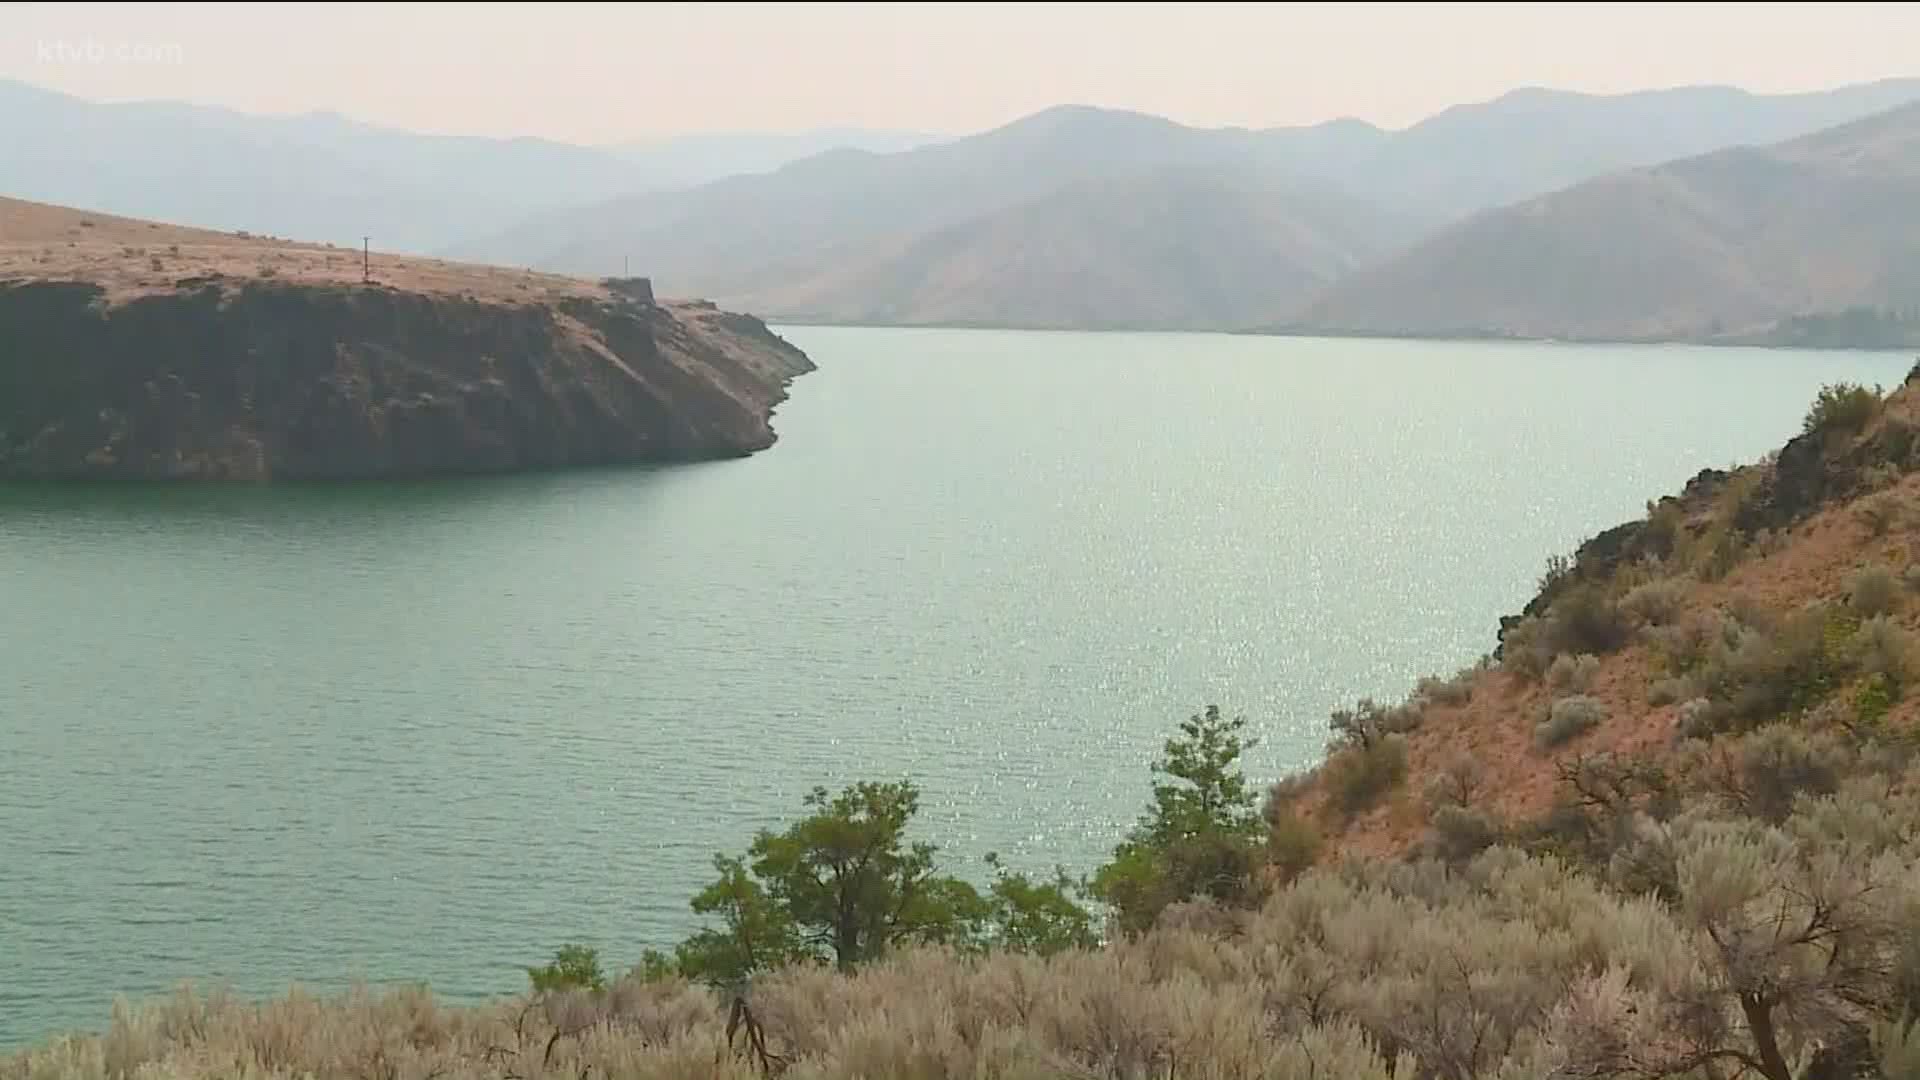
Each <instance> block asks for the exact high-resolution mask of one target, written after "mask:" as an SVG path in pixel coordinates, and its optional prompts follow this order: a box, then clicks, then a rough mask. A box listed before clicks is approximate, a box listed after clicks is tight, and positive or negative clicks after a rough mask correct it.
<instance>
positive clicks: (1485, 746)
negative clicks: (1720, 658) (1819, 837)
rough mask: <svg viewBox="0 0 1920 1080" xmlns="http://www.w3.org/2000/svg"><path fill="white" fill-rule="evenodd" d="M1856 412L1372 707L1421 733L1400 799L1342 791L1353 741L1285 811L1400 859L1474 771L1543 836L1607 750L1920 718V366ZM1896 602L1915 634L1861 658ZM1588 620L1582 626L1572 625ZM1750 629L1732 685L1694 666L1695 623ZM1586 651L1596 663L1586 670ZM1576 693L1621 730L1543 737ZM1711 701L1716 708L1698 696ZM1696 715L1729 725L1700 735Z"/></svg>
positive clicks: (1394, 724) (1716, 491)
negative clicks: (1882, 694) (1458, 775)
mask: <svg viewBox="0 0 1920 1080" xmlns="http://www.w3.org/2000/svg"><path fill="white" fill-rule="evenodd" d="M1851 400H1852V401H1853V403H1854V405H1855V407H1856V409H1857V414H1856V415H1854V416H1852V417H1849V416H1848V415H1847V414H1846V413H1847V410H1846V407H1845V406H1844V405H1836V406H1835V407H1834V408H1833V409H1832V410H1830V412H1829V413H1828V414H1827V415H1826V419H1825V421H1824V423H1823V424H1821V425H1818V426H1816V424H1815V420H1814V418H1813V416H1812V415H1811V414H1810V418H1809V421H1808V423H1809V428H1810V430H1808V431H1806V432H1804V433H1803V434H1801V435H1799V436H1797V437H1795V438H1794V439H1793V440H1791V441H1790V442H1788V443H1787V444H1786V446H1784V447H1783V448H1782V449H1781V450H1779V451H1777V452H1776V453H1775V454H1773V455H1770V456H1769V457H1768V458H1767V459H1766V460H1764V461H1761V462H1757V463H1754V464H1751V465H1747V466H1744V467H1742V468H1739V469H1736V470H1734V471H1733V472H1730V473H1729V472H1721V471H1719V470H1711V469H1710V470H1706V471H1704V472H1702V473H1701V474H1700V475H1699V476H1697V477H1696V478H1695V479H1694V480H1692V481H1691V482H1689V484H1688V485H1687V488H1686V490H1685V491H1684V492H1682V493H1681V494H1680V495H1678V496H1670V497H1667V498H1664V499H1661V500H1659V501H1657V502H1655V503H1650V504H1649V512H1648V516H1647V517H1646V518H1645V519H1642V520H1640V521H1635V522H1629V523H1626V524H1623V525H1621V526H1619V527H1617V528H1614V529H1611V530H1608V531H1607V532H1605V533H1602V534H1600V535H1599V536H1596V537H1594V538H1593V539H1591V540H1589V541H1588V542H1587V543H1586V544H1584V545H1583V546H1582V547H1581V548H1580V550H1579V551H1578V552H1577V553H1576V555H1575V557H1574V558H1573V559H1572V560H1571V561H1570V562H1569V563H1568V564H1566V565H1562V566H1558V567H1550V568H1549V573H1548V575H1547V576H1546V577H1545V578H1543V586H1542V590H1541V592H1540V594H1539V595H1538V596H1536V598H1535V599H1534V600H1533V601H1532V602H1531V603H1530V604H1529V605H1528V607H1527V609H1526V611H1525V612H1523V613H1522V614H1520V615H1518V616H1514V617H1511V618H1509V619H1506V620H1503V622H1504V623H1505V625H1504V626H1503V627H1502V629H1501V632H1500V637H1501V639H1502V643H1501V646H1500V648H1499V650H1497V654H1496V656H1490V657H1488V658H1487V660H1486V661H1483V663H1482V664H1480V665H1477V666H1475V667H1473V668H1470V669H1468V670H1466V671H1463V672H1461V673H1460V674H1459V675H1458V676H1456V677H1455V679H1453V680H1450V681H1445V682H1442V681H1440V680H1433V681H1431V682H1430V683H1427V684H1423V686H1422V687H1421V688H1420V689H1419V690H1417V691H1416V692H1415V693H1414V694H1413V695H1412V696H1411V697H1410V698H1409V700H1408V701H1407V702H1406V703H1404V704H1402V705H1399V706H1397V707H1394V708H1390V709H1389V708H1381V707H1378V706H1370V704H1369V703H1363V704H1362V707H1361V708H1360V709H1359V710H1357V711H1358V712H1359V713H1360V715H1361V716H1362V717H1365V716H1367V715H1369V714H1370V715H1372V716H1373V717H1374V723H1373V724H1372V726H1371V728H1370V730H1369V732H1368V734H1367V735H1366V738H1367V739H1371V740H1376V741H1378V742H1379V743H1382V744H1384V743H1386V742H1392V741H1401V742H1402V745H1403V746H1404V754H1405V770H1404V780H1403V781H1400V782H1396V783H1383V784H1382V785H1381V786H1383V787H1385V788H1386V790H1384V791H1382V792H1381V793H1380V794H1378V795H1376V796H1374V797H1373V798H1370V799H1360V798H1356V799H1354V800H1352V802H1351V803H1350V804H1349V806H1350V808H1351V807H1352V806H1353V804H1354V803H1361V804H1363V805H1360V806H1358V807H1357V808H1352V809H1351V812H1348V811H1343V809H1342V807H1341V805H1340V792H1341V791H1342V790H1343V789H1345V788H1346V787H1347V785H1349V784H1351V783H1356V781H1353V780H1352V779H1351V777H1352V776H1353V775H1354V774H1355V773H1356V772H1358V770H1357V768H1356V766H1357V763H1358V762H1359V761H1360V760H1362V759H1363V758H1364V757H1365V756H1366V755H1365V752H1363V751H1362V750H1360V749H1357V740H1354V739H1352V738H1349V739H1347V740H1345V743H1346V745H1345V747H1344V748H1343V747H1342V746H1340V745H1338V744H1336V745H1335V746H1333V747H1332V748H1331V750H1332V756H1331V758H1330V759H1329V763H1328V764H1327V765H1323V766H1322V767H1320V768H1319V769H1316V770H1314V771H1313V772H1311V773H1309V774H1307V775H1306V776H1304V777H1299V778H1295V779H1292V780H1289V781H1284V782H1282V783H1281V784H1280V785H1277V786H1276V788H1275V802H1276V805H1277V806H1280V807H1289V808H1290V809H1291V812H1292V817H1293V818H1304V819H1306V820H1308V821H1310V822H1312V823H1313V825H1314V827H1315V828H1316V829H1317V830H1318V831H1319V832H1320V833H1321V834H1322V835H1323V836H1324V837H1325V839H1327V840H1328V841H1329V843H1328V844H1327V845H1326V850H1327V851H1328V852H1331V853H1338V854H1344V855H1370V856H1392V855H1400V854H1407V853H1413V852H1415V851H1417V850H1420V849H1422V848H1423V846H1424V845H1430V844H1432V843H1433V842H1435V834H1434V832H1433V831H1432V829H1431V826H1432V824H1433V821H1434V814H1433V805H1432V799H1431V797H1430V796H1429V794H1428V789H1429V788H1430V787H1432V786H1433V785H1435V784H1437V783H1440V781H1439V780H1437V779H1436V778H1439V777H1442V776H1444V775H1447V774H1448V772H1449V770H1450V769H1454V768H1456V767H1457V763H1459V762H1461V761H1463V759H1465V760H1470V761H1471V762H1472V763H1473V764H1474V765H1475V766H1476V768H1475V769H1474V770H1473V771H1474V772H1475V773H1476V774H1477V775H1479V777H1480V782H1479V783H1478V785H1477V787H1476V790H1475V791H1474V793H1473V795H1472V797H1471V798H1470V800H1468V803H1467V805H1468V806H1470V807H1471V809H1472V810H1474V811H1477V812H1480V813H1482V814H1484V815H1486V816H1487V817H1488V818H1489V819H1491V820H1492V821H1493V822H1494V823H1495V824H1496V825H1498V826H1499V827H1501V828H1503V829H1505V830H1507V834H1508V835H1509V836H1525V835H1526V834H1527V833H1528V832H1529V831H1530V830H1533V829H1536V828H1538V827H1540V823H1541V822H1543V821H1545V820H1546V819H1548V817H1549V815H1550V814H1551V813H1552V812H1553V811H1554V810H1555V808H1556V807H1557V806H1560V805H1562V804H1563V803H1564V801H1565V800H1567V799H1569V798H1574V797H1576V795H1577V793H1576V792H1575V791H1574V790H1573V788H1572V786H1571V785H1570V783H1569V781H1568V775H1569V773H1570V770H1572V769H1573V768H1574V767H1575V766H1576V765H1577V764H1578V763H1579V762H1580V761H1581V760H1582V759H1586V758H1589V757H1590V756H1592V755H1609V756H1612V757H1613V758H1614V759H1616V760H1622V761H1644V762H1651V763H1655V764H1657V765H1659V766H1661V767H1662V768H1669V769H1670V768H1671V767H1672V766H1673V764H1674V762H1675V761H1676V760H1682V759H1684V758H1685V755H1686V754H1688V753H1689V752H1698V751H1700V750H1702V749H1704V747H1705V746H1706V745H1707V744H1708V742H1709V740H1708V739H1707V738H1705V737H1703V736H1707V735H1718V734H1731V733H1737V732H1741V731H1750V730H1752V729H1754V728H1756V727H1759V726H1762V725H1764V724H1766V723H1770V722H1773V721H1776V720H1787V721H1790V722H1795V723H1799V724H1803V725H1806V726H1809V727H1812V728H1816V729H1817V728H1820V727H1822V726H1831V725H1836V724H1837V725H1841V726H1851V725H1854V724H1855V723H1856V722H1866V720H1872V722H1874V723H1883V724H1886V725H1889V726H1890V727H1892V728H1896V729H1897V728H1907V727H1912V726H1913V725H1914V722H1915V720H1916V718H1920V695H1913V694H1906V695H1904V696H1902V694H1901V691H1900V689H1899V688H1900V687H1901V686H1904V685H1905V684H1908V683H1911V682H1912V681H1913V680H1914V678H1915V677H1916V676H1920V666H1916V665H1920V653H1916V652H1915V651H1914V646H1913V642H1915V641H1920V636H1912V635H1920V598H1915V597H1914V596H1913V594H1914V593H1915V592H1916V591H1920V474H1916V473H1915V471H1914V470H1915V469H1916V468H1917V467H1920V366H1916V367H1915V369H1914V371H1913V373H1911V374H1909V376H1908V377H1907V380H1906V382H1905V384H1904V385H1903V386H1901V387H1899V388H1897V389H1896V390H1895V391H1894V392H1892V393H1891V394H1888V395H1886V396H1885V398H1884V399H1883V400H1882V399H1877V398H1875V397H1874V396H1873V393H1872V391H1867V390H1862V391H1860V395H1859V396H1858V397H1855V398H1853V399H1851ZM1868 403H1871V408H1870V409H1869V408H1868ZM1869 413H1870V415H1868V414H1869ZM1863 574H1864V575H1870V576H1880V582H1879V584H1882V585H1885V586H1888V589H1887V590H1886V595H1885V596H1884V597H1883V598H1875V597H1872V596H1868V595H1864V594H1865V593H1866V592H1869V591H1871V589H1872V587H1873V584H1874V583H1873V582H1868V583H1866V584H1864V585H1863V584H1862V576H1863ZM1882 575H1883V576H1882ZM1856 590H1858V591H1860V592H1861V593H1862V595H1860V596H1856ZM1636 594H1637V595H1636ZM1659 599H1664V604H1657V603H1655V601H1656V600H1659ZM1662 607H1664V608H1665V609H1667V610H1658V609H1659V608H1662ZM1647 612H1654V614H1653V615H1652V616H1649V615H1648V614H1646V613H1647ZM1881 612H1885V615H1886V620H1887V626H1888V627H1891V628H1892V629H1891V630H1890V631H1889V632H1890V633H1891V634H1892V635H1894V636H1897V637H1899V641H1900V643H1899V644H1898V645H1897V646H1892V647H1890V648H1892V649H1893V651H1894V652H1896V653H1897V655H1894V656H1891V657H1888V658H1887V659H1886V660H1885V661H1884V662H1881V661H1878V660H1871V659H1870V660H1856V659H1855V653H1856V651H1857V650H1864V649H1867V648H1868V645H1867V644H1866V643H1865V642H1864V641H1863V640H1862V638H1863V635H1864V634H1865V633H1866V631H1872V630H1873V629H1874V625H1873V622H1872V616H1873V615H1875V614H1878V613H1881ZM1797 618H1801V619H1804V618H1812V619H1813V620H1814V621H1815V623H1817V625H1816V626H1815V627H1814V629H1813V630H1812V631H1811V633H1812V634H1813V640H1812V641H1811V644H1810V645H1809V646H1808V647H1807V648H1806V649H1803V650H1802V652H1801V654H1799V655H1800V658H1799V659H1798V660H1796V659H1794V656H1795V654H1794V653H1793V651H1792V650H1793V648H1794V646H1791V645H1788V644H1782V643H1783V642H1787V641H1789V640H1790V639H1792V636H1793V627H1794V626H1795V625H1797V624H1796V623H1795V622H1794V620H1795V619H1797ZM1575 620H1579V621H1578V623H1575ZM1569 625H1577V626H1578V629H1577V631H1566V632H1565V634H1562V633H1561V632H1560V631H1562V630H1564V628H1565V627H1567V626H1569ZM1862 627H1865V628H1866V630H1865V631H1863V630H1862ZM1736 630H1737V632H1738V633H1740V634H1750V635H1751V641H1750V643H1749V644H1751V645H1752V647H1753V650H1754V651H1753V654H1752V655H1753V656H1758V657H1760V659H1758V660H1746V661H1742V660H1738V659H1737V658H1738V657H1739V656H1742V655H1745V654H1738V653H1735V654H1732V655H1733V657H1734V659H1729V660H1728V661H1727V666H1728V667H1729V668H1730V669H1734V670H1732V671H1730V672H1727V673H1717V674H1716V673H1715V671H1714V664H1715V663H1716V662H1717V661H1715V660H1713V659H1712V658H1711V651H1712V645H1711V644H1710V643H1709V644H1708V645H1706V646H1704V651H1705V652H1706V653H1708V654H1709V655H1708V658H1706V659H1695V660H1694V661H1693V665H1692V666H1691V667H1689V666H1688V663H1687V661H1686V660H1685V658H1684V656H1683V655H1682V654H1684V653H1685V652H1686V651H1687V649H1688V646H1686V645H1685V644H1684V641H1685V639H1686V638H1687V636H1688V634H1689V633H1692V634H1694V635H1695V636H1696V637H1704V638H1706V639H1711V638H1712V637H1713V636H1714V635H1715V634H1717V633H1721V632H1723V631H1724V632H1726V633H1734V632H1735V631H1736ZM1902 632H1904V634H1905V635H1907V636H1901V633H1902ZM1557 636H1575V637H1584V638H1586V639H1589V640H1590V641H1591V642H1592V647H1591V648H1588V647H1585V646H1581V645H1572V644H1565V645H1564V647H1563V644H1564V643H1563V642H1560V641H1556V640H1555V639H1556V637H1557ZM1608 637H1612V638H1613V639H1614V640H1613V641H1612V642H1608V641H1607V640H1606V639H1607V638H1608ZM1762 643H1764V646H1765V648H1762ZM1609 646H1611V647H1609ZM1768 649H1772V650H1774V651H1773V652H1772V653H1769V652H1767V650H1768ZM1583 652H1584V653H1587V654H1589V655H1591V656H1592V660H1591V661H1589V662H1588V672H1587V674H1585V675H1579V674H1576V673H1575V672H1574V670H1573V669H1574V667H1575V666H1576V664H1577V661H1576V660H1575V657H1576V656H1577V655H1578V654H1580V653H1583ZM1556 665H1558V666H1559V667H1560V668H1562V669H1563V670H1560V671H1556V670H1555V667H1556ZM1736 665H1737V666H1736ZM1878 667H1884V668H1886V670H1887V671H1888V672H1889V675H1890V678H1891V685H1892V686H1893V687H1894V689H1893V691H1892V700H1890V701H1889V702H1887V703H1886V705H1885V715H1884V717H1881V718H1878V719H1873V718H1866V719H1863V718H1862V714H1864V712H1865V711H1867V708H1868V707H1867V706H1863V705H1862V702H1863V701H1866V700H1869V698H1870V696H1871V694H1872V693H1873V692H1874V689H1875V679H1876V668H1878ZM1672 680H1679V681H1678V682H1673V681H1672ZM1687 680H1692V684H1691V685H1688V684H1687ZM1663 681H1667V686H1668V687H1669V688H1670V689H1669V690H1668V692H1666V693H1661V692H1660V689H1658V687H1659V686H1660V685H1661V684H1662V683H1663ZM1556 683H1557V684H1558V685H1556ZM1572 683H1578V684H1579V685H1571V684H1572ZM1776 691H1777V697H1767V696H1766V694H1767V693H1774V692H1776ZM1563 697H1586V698H1591V699H1593V700H1594V701H1596V702H1598V703H1599V704H1600V705H1601V706H1602V708H1603V709H1604V719H1601V720H1600V721H1599V722H1598V723H1597V724H1595V725H1594V726H1592V727H1591V728H1590V729H1588V730H1585V731H1581V732H1578V733H1575V734H1573V735H1571V737H1569V738H1567V739H1566V740H1565V741H1563V742H1560V743H1559V744H1557V745H1553V746H1551V747H1543V746H1542V745H1540V744H1539V742H1538V741H1537V735H1536V725H1539V724H1540V723H1541V722H1542V721H1543V720H1545V719H1547V717H1548V716H1549V710H1550V709H1551V708H1552V707H1553V704H1554V702H1555V701H1556V699H1559V698H1563ZM1695 699H1699V700H1700V701H1703V702H1705V703H1706V704H1704V705H1702V704H1694V705H1688V704H1687V703H1688V702H1689V701H1694V700H1695ZM1689 709H1693V710H1698V711H1700V712H1701V713H1702V714H1703V716H1705V717H1708V719H1702V720H1696V721H1694V722H1693V723H1694V724H1695V725H1701V726H1697V727H1690V724H1689V722H1688V721H1686V720H1685V719H1683V716H1684V715H1685V714H1686V713H1687V711H1688V710H1689ZM1734 713H1738V715H1733V714H1734ZM1685 767H1686V766H1685V765H1684V764H1683V765H1682V766H1681V767H1680V770H1681V772H1682V773H1683V772H1684V769H1685ZM1275 812H1276V813H1278V814H1280V815H1281V816H1283V817H1284V816H1286V815H1285V813H1284V811H1275Z"/></svg>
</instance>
